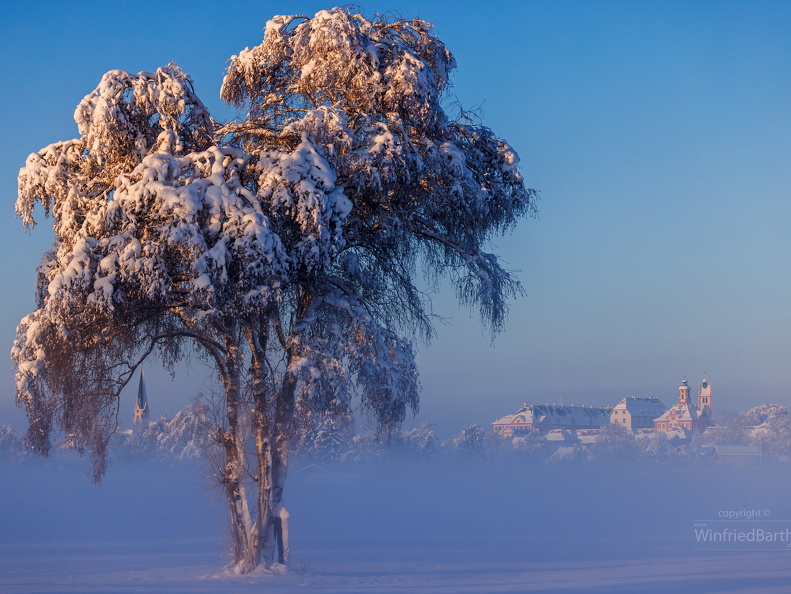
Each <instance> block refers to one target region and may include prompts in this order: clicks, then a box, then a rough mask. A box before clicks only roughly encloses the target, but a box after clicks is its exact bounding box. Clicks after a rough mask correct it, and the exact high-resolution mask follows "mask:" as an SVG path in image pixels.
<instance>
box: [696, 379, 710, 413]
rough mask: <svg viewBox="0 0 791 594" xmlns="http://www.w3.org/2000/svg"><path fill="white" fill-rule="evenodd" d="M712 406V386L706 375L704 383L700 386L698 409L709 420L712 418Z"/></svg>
mask: <svg viewBox="0 0 791 594" xmlns="http://www.w3.org/2000/svg"><path fill="white" fill-rule="evenodd" d="M711 405H712V402H711V384H710V383H709V381H708V380H707V379H706V376H705V375H704V376H703V381H702V382H700V383H699V384H698V408H699V409H700V410H701V411H703V414H704V415H706V416H707V417H708V418H709V419H710V418H711Z"/></svg>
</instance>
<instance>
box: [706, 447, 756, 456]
mask: <svg viewBox="0 0 791 594" xmlns="http://www.w3.org/2000/svg"><path fill="white" fill-rule="evenodd" d="M714 451H715V452H716V453H717V455H718V456H760V455H761V448H759V447H758V446H755V445H716V446H714Z"/></svg>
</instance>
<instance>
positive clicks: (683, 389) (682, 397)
mask: <svg viewBox="0 0 791 594" xmlns="http://www.w3.org/2000/svg"><path fill="white" fill-rule="evenodd" d="M678 403H679V404H689V385H687V378H684V381H683V382H681V386H679V388H678Z"/></svg>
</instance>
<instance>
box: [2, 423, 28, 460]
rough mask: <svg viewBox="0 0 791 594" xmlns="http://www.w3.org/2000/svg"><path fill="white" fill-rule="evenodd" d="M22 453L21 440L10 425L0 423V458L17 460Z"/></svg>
mask: <svg viewBox="0 0 791 594" xmlns="http://www.w3.org/2000/svg"><path fill="white" fill-rule="evenodd" d="M23 454H24V448H23V447H22V440H21V438H20V437H19V435H18V434H17V432H16V431H14V429H13V427H11V425H0V460H18V459H19V458H21V457H22V455H23Z"/></svg>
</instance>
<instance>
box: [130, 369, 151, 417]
mask: <svg viewBox="0 0 791 594" xmlns="http://www.w3.org/2000/svg"><path fill="white" fill-rule="evenodd" d="M148 419H149V416H148V395H147V394H146V382H145V379H144V378H143V370H142V369H141V370H140V383H139V384H138V386H137V404H136V405H135V414H134V418H133V421H134V424H135V425H141V424H143V423H147V422H148Z"/></svg>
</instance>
